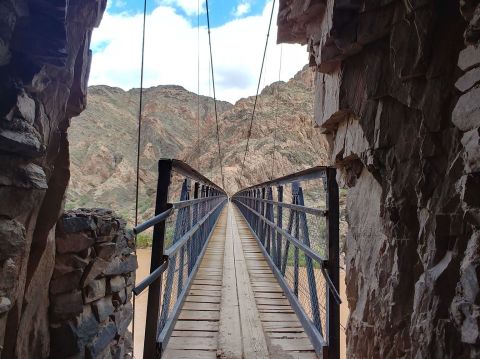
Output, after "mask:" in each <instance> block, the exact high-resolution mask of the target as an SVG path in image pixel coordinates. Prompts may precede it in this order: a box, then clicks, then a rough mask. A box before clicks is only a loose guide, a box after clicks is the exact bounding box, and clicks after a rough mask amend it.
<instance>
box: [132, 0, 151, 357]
mask: <svg viewBox="0 0 480 359" xmlns="http://www.w3.org/2000/svg"><path fill="white" fill-rule="evenodd" d="M146 22H147V0H144V2H143V25H142V54H141V65H140V94H139V101H138V102H139V103H138V132H137V165H136V178H135V227H136V226H137V225H138V197H139V185H140V141H141V136H142V109H143V73H144V60H145V24H146ZM135 254H137V236H135ZM134 285H135V283H134ZM132 306H133V316H132V338H133V340H132V352H133V353H132V355H133V357H135V296H133V297H132Z"/></svg>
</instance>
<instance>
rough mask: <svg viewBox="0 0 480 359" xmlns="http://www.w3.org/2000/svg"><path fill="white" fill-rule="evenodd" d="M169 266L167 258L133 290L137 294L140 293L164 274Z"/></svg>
mask: <svg viewBox="0 0 480 359" xmlns="http://www.w3.org/2000/svg"><path fill="white" fill-rule="evenodd" d="M167 268H168V258H165V261H164V262H163V264H162V265H161V266H160V267H158V268H157V269H155V270H154V271H153V272H152V273H150V274H149V275H148V276H147V277H145V278H144V279H143V280H142V281H141V282H140V283H138V284H137V286H136V287H135V288H133V290H132V292H133V294H135V295H136V296H138V295H140V294H141V293H142V292H143V291H144V290H145V289H146V288H147V287H148V286H150V284H152V283H153V282H154V281H155V280H156V279H158V277H160V276H161V275H162V273H163V272H165V271H166V270H167Z"/></svg>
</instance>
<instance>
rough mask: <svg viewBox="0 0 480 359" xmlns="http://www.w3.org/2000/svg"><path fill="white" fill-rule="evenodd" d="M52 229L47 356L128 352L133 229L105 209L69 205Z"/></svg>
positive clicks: (133, 243)
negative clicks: (54, 248) (70, 208)
mask: <svg viewBox="0 0 480 359" xmlns="http://www.w3.org/2000/svg"><path fill="white" fill-rule="evenodd" d="M56 232H57V233H56V239H55V242H56V244H57V256H56V260H55V267H54V271H53V277H52V281H51V282H50V289H49V291H50V301H51V303H52V304H51V306H50V336H51V352H50V357H51V358H59V359H60V358H67V357H81V358H84V357H88V358H98V357H102V358H112V357H115V358H123V357H124V356H125V354H129V355H131V354H132V347H131V333H130V332H128V331H127V327H128V325H129V324H130V322H131V320H132V316H133V309H132V304H131V302H130V299H131V297H132V289H133V284H132V283H134V281H135V270H136V269H137V258H136V256H135V255H134V254H133V252H134V249H135V241H134V238H133V234H132V232H131V231H129V230H127V229H126V228H125V221H124V220H122V219H121V218H119V217H118V216H116V215H115V214H114V213H112V211H110V210H106V209H79V210H74V211H68V212H66V213H65V214H64V215H63V216H62V218H61V219H60V220H59V222H58V224H57V231H56ZM78 238H86V239H88V240H80V241H78ZM77 242H81V243H82V244H84V243H88V246H84V245H82V246H79V245H78V244H77ZM105 248H109V250H108V253H106V252H105ZM102 257H103V258H102ZM122 263H128V265H123V266H122V265H120V264H122ZM112 268H114V269H115V270H112ZM112 272H115V273H112ZM116 353H117V354H121V356H115V354H116ZM100 355H102V356H100Z"/></svg>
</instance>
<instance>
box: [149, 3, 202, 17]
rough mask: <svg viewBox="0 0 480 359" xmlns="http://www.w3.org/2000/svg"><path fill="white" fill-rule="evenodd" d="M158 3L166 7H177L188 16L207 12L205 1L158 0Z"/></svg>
mask: <svg viewBox="0 0 480 359" xmlns="http://www.w3.org/2000/svg"><path fill="white" fill-rule="evenodd" d="M157 3H158V4H160V5H166V6H177V7H179V8H181V9H182V10H183V11H184V12H185V13H186V14H187V15H188V16H193V15H196V14H197V12H198V10H200V14H203V13H204V12H205V0H199V1H197V0H157Z"/></svg>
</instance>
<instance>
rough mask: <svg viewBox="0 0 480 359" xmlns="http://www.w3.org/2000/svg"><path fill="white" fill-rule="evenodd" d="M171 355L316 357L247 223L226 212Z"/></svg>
mask: <svg viewBox="0 0 480 359" xmlns="http://www.w3.org/2000/svg"><path fill="white" fill-rule="evenodd" d="M164 357H165V358H169V359H173V358H178V359H181V358H189V359H190V358H198V359H202V358H209V359H210V358H212V359H214V358H231V359H235V358H238V359H242V358H245V359H250V358H252V359H253V358H299V359H303V358H316V355H315V351H314V349H313V346H312V344H311V343H310V340H309V339H308V337H307V335H306V334H305V332H304V330H303V328H302V325H301V324H300V322H299V320H298V318H297V316H296V315H295V313H294V312H293V310H292V308H291V307H290V304H289V302H288V300H287V299H286V297H285V296H284V294H283V291H282V289H281V288H280V286H279V284H278V283H277V281H276V279H275V277H274V275H273V273H272V271H271V269H270V267H269V266H268V264H267V262H266V261H265V258H264V256H263V254H262V252H261V251H260V248H259V247H258V244H257V242H256V241H255V238H254V237H253V235H252V233H251V231H250V229H249V228H248V226H247V223H246V222H245V220H244V219H243V217H242V215H241V214H240V212H239V211H238V210H237V208H236V207H235V206H233V205H232V204H229V205H228V206H227V207H226V208H225V209H224V210H223V212H222V214H221V215H220V219H219V221H218V223H217V226H216V228H215V230H214V232H213V235H212V238H211V240H210V243H209V245H208V248H207V250H206V253H205V256H204V258H203V260H202V262H201V265H200V267H199V271H198V273H197V275H196V277H195V279H194V282H193V284H192V287H191V289H190V292H189V294H188V296H187V298H186V301H185V303H184V305H183V308H182V311H181V313H180V316H179V319H178V321H177V323H176V325H175V329H174V331H173V334H172V337H171V338H170V341H169V343H168V345H167V348H166V351H165V353H164Z"/></svg>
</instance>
